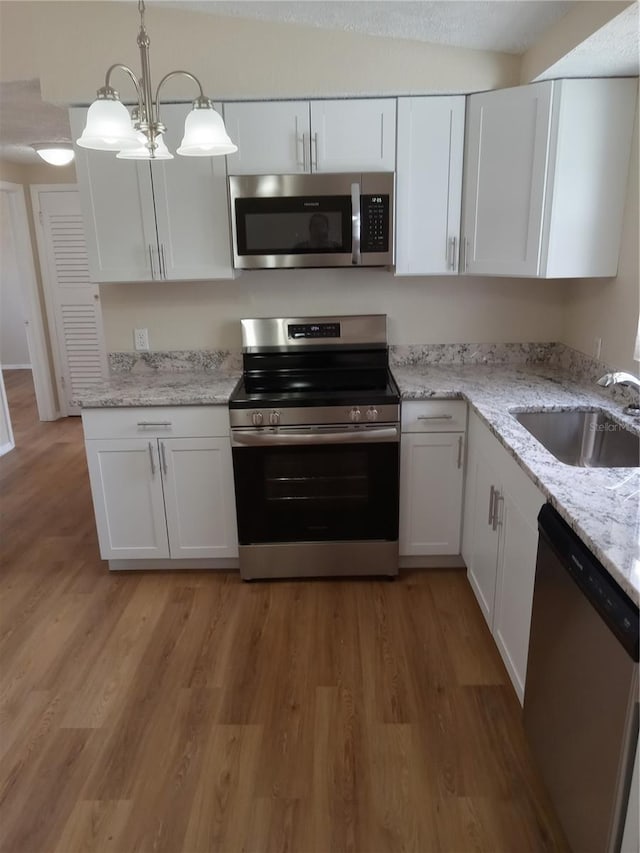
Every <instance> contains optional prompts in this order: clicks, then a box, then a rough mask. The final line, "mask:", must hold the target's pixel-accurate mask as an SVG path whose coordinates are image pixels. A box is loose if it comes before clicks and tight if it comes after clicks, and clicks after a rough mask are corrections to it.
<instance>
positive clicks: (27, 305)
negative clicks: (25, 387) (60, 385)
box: [0, 181, 60, 421]
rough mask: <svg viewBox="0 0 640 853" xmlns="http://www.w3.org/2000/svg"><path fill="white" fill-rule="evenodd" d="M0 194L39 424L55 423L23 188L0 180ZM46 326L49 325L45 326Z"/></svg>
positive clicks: (53, 393) (32, 247)
mask: <svg viewBox="0 0 640 853" xmlns="http://www.w3.org/2000/svg"><path fill="white" fill-rule="evenodd" d="M0 192H3V193H6V194H7V199H8V201H9V211H10V216H11V224H12V227H13V231H14V238H15V243H16V263H17V264H18V270H19V273H20V277H21V278H22V281H23V282H24V285H25V287H24V294H25V299H24V303H23V306H22V307H23V311H24V312H25V326H26V331H27V345H28V347H29V356H30V358H31V372H32V375H33V386H34V390H35V395H36V405H37V407H38V417H39V418H40V420H41V421H54V420H57V418H59V417H60V414H59V411H58V407H57V405H56V395H55V392H54V385H53V376H52V369H51V368H52V365H51V362H50V359H49V350H48V347H47V335H46V332H45V323H46V315H45V314H44V310H43V308H42V306H41V303H40V293H39V288H38V280H37V278H36V268H35V263H34V246H33V243H32V241H31V233H30V230H29V217H28V214H27V205H26V200H25V187H24V186H23V185H22V184H14V183H11V182H9V181H0ZM47 325H48V323H47Z"/></svg>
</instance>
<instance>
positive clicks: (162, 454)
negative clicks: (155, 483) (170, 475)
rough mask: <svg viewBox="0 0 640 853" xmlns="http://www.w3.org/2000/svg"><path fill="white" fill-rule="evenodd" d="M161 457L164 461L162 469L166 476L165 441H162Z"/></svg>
mask: <svg viewBox="0 0 640 853" xmlns="http://www.w3.org/2000/svg"><path fill="white" fill-rule="evenodd" d="M160 459H161V461H162V470H163V472H164V476H165V477H166V476H167V452H166V450H165V446H164V441H161V442H160Z"/></svg>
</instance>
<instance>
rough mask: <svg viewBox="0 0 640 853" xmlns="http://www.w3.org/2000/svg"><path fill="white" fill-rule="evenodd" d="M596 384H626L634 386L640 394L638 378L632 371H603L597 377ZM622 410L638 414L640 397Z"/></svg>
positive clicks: (606, 386)
mask: <svg viewBox="0 0 640 853" xmlns="http://www.w3.org/2000/svg"><path fill="white" fill-rule="evenodd" d="M598 385H602V386H603V387H604V388H609V387H610V386H611V385H626V386H627V387H628V388H635V390H636V391H637V392H638V394H639V395H640V379H639V378H638V377H637V376H634V375H633V373H625V372H624V371H618V372H617V373H605V375H604V376H601V377H600V379H598ZM624 411H625V413H626V414H628V415H638V414H640V399H639V400H638V403H636V404H633V403H632V404H630V405H629V406H627V407H626V408H625V409H624Z"/></svg>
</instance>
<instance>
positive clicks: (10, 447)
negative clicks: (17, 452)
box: [0, 441, 15, 456]
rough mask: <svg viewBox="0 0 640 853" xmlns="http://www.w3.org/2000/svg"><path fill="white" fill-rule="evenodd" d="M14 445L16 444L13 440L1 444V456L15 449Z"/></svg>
mask: <svg viewBox="0 0 640 853" xmlns="http://www.w3.org/2000/svg"><path fill="white" fill-rule="evenodd" d="M14 447H15V444H14V443H13V442H12V441H8V442H7V443H6V444H0V456H4V455H5V453H8V452H9V451H10V450H13V448H14Z"/></svg>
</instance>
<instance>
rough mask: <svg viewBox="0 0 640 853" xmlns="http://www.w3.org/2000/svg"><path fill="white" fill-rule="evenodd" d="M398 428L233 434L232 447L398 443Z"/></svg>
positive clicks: (260, 431) (259, 431) (258, 431)
mask: <svg viewBox="0 0 640 853" xmlns="http://www.w3.org/2000/svg"><path fill="white" fill-rule="evenodd" d="M398 440H399V434H398V427H395V426H394V427H374V428H373V429H363V430H353V431H352V432H351V431H350V432H321V433H317V432H313V433H304V432H294V431H293V430H292V431H291V432H281V431H279V430H278V432H263V431H262V430H256V431H255V432H254V431H250V432H240V431H238V432H233V433H232V434H231V444H232V445H250V446H254V447H255V446H263V447H264V446H268V445H275V444H289V445H291V444H364V443H366V442H374V441H378V442H380V441H385V442H386V441H389V442H391V441H398Z"/></svg>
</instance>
